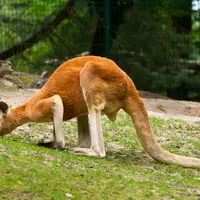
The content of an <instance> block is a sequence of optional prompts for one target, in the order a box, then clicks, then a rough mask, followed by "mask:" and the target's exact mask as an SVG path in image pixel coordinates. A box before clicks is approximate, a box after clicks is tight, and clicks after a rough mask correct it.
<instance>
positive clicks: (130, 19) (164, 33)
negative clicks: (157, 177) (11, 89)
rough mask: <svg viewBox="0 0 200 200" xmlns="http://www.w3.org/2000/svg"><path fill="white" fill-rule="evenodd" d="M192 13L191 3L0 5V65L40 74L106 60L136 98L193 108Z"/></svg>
mask: <svg viewBox="0 0 200 200" xmlns="http://www.w3.org/2000/svg"><path fill="white" fill-rule="evenodd" d="M105 2H107V5H108V7H107V8H106V7H105V5H106V3H105ZM199 9H200V2H199V1H197V0H109V1H106V0H105V1H103V0H102V1H99V0H87V1H86V0H48V1H47V0H0V24H1V25H0V59H3V60H10V61H11V62H12V64H13V67H14V69H15V70H17V71H25V72H31V73H40V72H41V71H42V70H44V69H47V70H49V71H50V72H52V71H54V70H55V69H56V67H58V66H59V64H61V63H63V62H64V61H65V60H67V59H69V58H73V57H76V56H80V55H87V54H92V55H99V56H107V57H108V56H109V57H111V58H112V59H113V60H114V61H116V62H117V63H118V64H119V66H120V67H121V68H122V69H123V70H124V71H126V72H127V73H128V74H129V76H130V77H131V78H132V79H133V81H134V82H135V84H136V87H137V88H138V89H140V90H146V91H151V92H155V93H160V94H164V95H167V96H169V97H171V98H175V99H182V100H193V101H200V10H199ZM106 11H107V12H108V13H106ZM106 14H107V15H106ZM106 16H107V18H106ZM105 19H106V20H105ZM108 20H109V22H108ZM105 30H107V31H108V32H107V36H106V34H105ZM108 35H110V37H109V38H106V37H108ZM106 41H107V42H109V45H108V44H106ZM106 45H107V47H108V46H110V49H109V53H108V52H107V53H106V48H105V47H106Z"/></svg>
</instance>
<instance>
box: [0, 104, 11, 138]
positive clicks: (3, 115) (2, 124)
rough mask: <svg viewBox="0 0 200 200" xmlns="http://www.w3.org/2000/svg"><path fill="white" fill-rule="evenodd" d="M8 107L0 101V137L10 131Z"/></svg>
mask: <svg viewBox="0 0 200 200" xmlns="http://www.w3.org/2000/svg"><path fill="white" fill-rule="evenodd" d="M8 114H9V107H8V105H7V104H6V103H5V102H3V101H0V136H3V135H5V134H6V133H7V132H8V130H9V129H10V125H11V124H10V120H9V117H8Z"/></svg>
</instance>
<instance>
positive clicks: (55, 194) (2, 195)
mask: <svg viewBox="0 0 200 200" xmlns="http://www.w3.org/2000/svg"><path fill="white" fill-rule="evenodd" d="M150 121H151V126H152V129H153V132H154V135H155V136H156V138H157V140H158V141H159V143H160V144H161V145H162V146H163V147H164V148H165V149H167V150H169V151H171V152H174V153H178V154H181V155H187V156H193V157H198V158H200V123H193V124H187V123H186V122H182V121H175V120H168V121H163V120H160V119H156V118H151V119H150ZM63 126H64V129H65V136H66V140H67V142H68V143H69V145H70V144H74V143H76V142H77V128H76V121H75V120H71V121H70V122H66V123H64V125H63ZM51 128H52V125H51V124H32V123H30V124H26V125H23V126H22V127H19V128H17V129H16V130H15V131H13V133H12V134H10V135H7V136H6V137H3V138H0V200H1V199H5V200H15V199H19V200H23V199H27V200H36V199H42V200H43V199H44V200H50V199H52V200H64V199H77V200H81V199H85V200H111V199H112V200H118V199H119V200H138V199H148V200H150V199H153V200H159V199H162V200H165V199H166V200H167V199H169V200H172V199H175V200H182V199H186V200H190V199H191V200H193V199H196V200H197V199H200V169H186V168H183V167H179V166H176V165H166V164H161V163H158V162H156V161H154V160H153V159H151V158H150V157H149V156H148V155H147V154H146V153H145V152H144V150H143V148H142V147H141V145H140V143H139V140H138V138H137V137H136V134H135V130H134V128H133V125H132V122H131V120H130V118H129V117H128V116H127V115H126V114H124V113H123V112H120V113H119V115H118V119H117V121H116V122H115V123H112V122H110V121H108V120H107V118H106V117H103V131H104V137H105V145H106V150H107V156H106V158H103V159H102V158H96V157H87V156H81V155H73V154H72V153H71V152H70V150H68V149H66V150H65V151H57V150H50V149H46V148H43V147H38V146H37V145H36V144H37V143H38V142H41V141H49V140H50V139H51V138H52V134H51V133H52V131H51Z"/></svg>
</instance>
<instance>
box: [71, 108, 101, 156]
mask: <svg viewBox="0 0 200 200" xmlns="http://www.w3.org/2000/svg"><path fill="white" fill-rule="evenodd" d="M89 124H90V137H91V146H90V148H72V150H73V153H75V154H83V155H89V156H99V157H105V149H104V141H103V133H102V128H101V111H100V110H96V109H91V110H90V111H89Z"/></svg>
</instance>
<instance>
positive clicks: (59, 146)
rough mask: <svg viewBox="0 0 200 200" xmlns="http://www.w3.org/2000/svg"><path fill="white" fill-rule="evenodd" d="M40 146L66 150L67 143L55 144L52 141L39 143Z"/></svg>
mask: <svg viewBox="0 0 200 200" xmlns="http://www.w3.org/2000/svg"><path fill="white" fill-rule="evenodd" d="M38 145H39V146H43V147H47V148H50V149H59V150H64V149H65V143H64V142H57V143H56V142H54V141H51V142H45V143H43V142H41V143H38Z"/></svg>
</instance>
